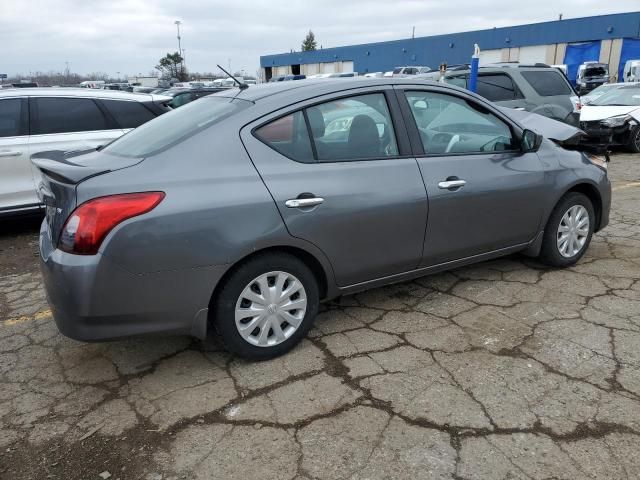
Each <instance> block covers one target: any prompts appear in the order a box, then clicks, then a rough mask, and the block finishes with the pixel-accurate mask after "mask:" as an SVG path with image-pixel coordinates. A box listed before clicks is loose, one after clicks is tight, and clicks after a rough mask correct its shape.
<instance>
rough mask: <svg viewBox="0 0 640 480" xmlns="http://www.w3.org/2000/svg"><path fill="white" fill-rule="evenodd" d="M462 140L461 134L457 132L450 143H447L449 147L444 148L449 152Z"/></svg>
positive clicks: (445, 151)
mask: <svg viewBox="0 0 640 480" xmlns="http://www.w3.org/2000/svg"><path fill="white" fill-rule="evenodd" d="M459 141H460V135H458V134H456V135H454V136H452V137H451V140H449V143H447V148H445V149H444V153H449V152H450V151H451V149H452V148H453V146H454V145H455V144H456V143H458V142H459Z"/></svg>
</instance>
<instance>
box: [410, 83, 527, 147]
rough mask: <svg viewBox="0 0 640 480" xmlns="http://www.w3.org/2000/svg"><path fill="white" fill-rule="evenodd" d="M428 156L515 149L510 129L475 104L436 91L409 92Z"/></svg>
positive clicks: (414, 115)
mask: <svg viewBox="0 0 640 480" xmlns="http://www.w3.org/2000/svg"><path fill="white" fill-rule="evenodd" d="M405 95H406V98H407V101H408V102H409V107H410V108H411V112H412V114H413V117H414V119H415V121H416V124H417V127H418V131H419V133H420V138H421V140H422V146H423V148H424V151H425V153H426V154H427V155H443V154H461V153H484V152H496V151H505V150H513V149H514V148H516V147H515V145H516V142H515V141H514V140H513V136H512V134H511V129H510V128H509V126H508V125H507V124H506V123H504V122H503V121H502V120H500V119H499V118H498V117H496V116H495V115H493V114H492V113H491V112H489V111H488V110H486V109H485V108H484V107H483V106H482V105H479V104H477V103H475V102H470V101H469V102H467V101H466V100H464V99H462V98H459V97H455V96H453V95H446V94H441V93H434V92H406V93H405Z"/></svg>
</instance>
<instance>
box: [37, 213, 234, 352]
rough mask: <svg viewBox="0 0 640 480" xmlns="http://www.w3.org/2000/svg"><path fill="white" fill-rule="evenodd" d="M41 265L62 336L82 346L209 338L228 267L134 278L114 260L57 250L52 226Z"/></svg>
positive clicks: (44, 230) (43, 234)
mask: <svg viewBox="0 0 640 480" xmlns="http://www.w3.org/2000/svg"><path fill="white" fill-rule="evenodd" d="M40 265H41V270H42V276H43V279H44V284H45V289H46V292H47V299H48V301H49V304H50V306H51V310H52V313H53V317H54V319H55V322H56V325H57V326H58V329H59V330H60V332H62V333H63V334H64V335H65V336H67V337H70V338H73V339H75V340H82V341H100V340H110V339H116V338H121V337H128V336H131V335H141V334H150V333H168V334H185V335H192V336H196V337H199V338H203V337H204V336H205V335H206V328H207V309H208V304H209V300H210V298H211V294H212V292H213V289H214V287H215V285H216V284H217V282H218V280H219V279H220V277H221V276H222V275H223V274H224V271H225V268H224V267H207V268H199V269H187V270H177V271H165V272H154V273H149V274H134V273H131V272H128V271H126V270H125V269H123V268H121V267H119V266H118V265H117V264H115V263H114V262H113V261H111V260H110V259H109V258H108V257H106V256H104V255H102V254H97V255H72V254H68V253H65V252H63V251H61V250H58V249H55V248H54V247H53V245H52V242H51V240H50V237H49V231H48V226H47V224H46V221H45V222H43V224H42V227H41V230H40Z"/></svg>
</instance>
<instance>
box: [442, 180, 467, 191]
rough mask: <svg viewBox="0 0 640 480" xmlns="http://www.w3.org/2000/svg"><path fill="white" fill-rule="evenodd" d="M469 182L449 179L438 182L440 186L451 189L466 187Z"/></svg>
mask: <svg viewBox="0 0 640 480" xmlns="http://www.w3.org/2000/svg"><path fill="white" fill-rule="evenodd" d="M466 184H467V182H465V181H464V180H447V181H445V182H440V183H439V184H438V188H442V189H450V188H460V187H464V186H465V185H466Z"/></svg>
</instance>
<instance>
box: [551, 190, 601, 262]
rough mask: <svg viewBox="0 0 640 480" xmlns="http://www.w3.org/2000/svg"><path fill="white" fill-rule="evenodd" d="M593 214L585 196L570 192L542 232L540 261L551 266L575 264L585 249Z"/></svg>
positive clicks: (593, 224)
mask: <svg viewBox="0 0 640 480" xmlns="http://www.w3.org/2000/svg"><path fill="white" fill-rule="evenodd" d="M594 226H595V213H594V209H593V204H592V203H591V200H589V198H588V197H587V196H586V195H583V194H582V193H578V192H571V193H568V194H567V195H565V196H564V197H563V198H562V199H561V200H560V202H558V205H556V207H555V208H554V210H553V212H552V213H551V216H550V217H549V221H548V222H547V226H546V228H545V230H544V237H543V240H542V249H541V251H540V260H541V261H542V262H543V263H546V264H547V265H551V266H554V267H568V266H571V265H573V264H575V263H576V262H577V261H578V260H580V258H581V257H582V255H584V253H585V251H586V250H587V248H588V247H589V243H590V242H591V236H592V235H593V229H594Z"/></svg>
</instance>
